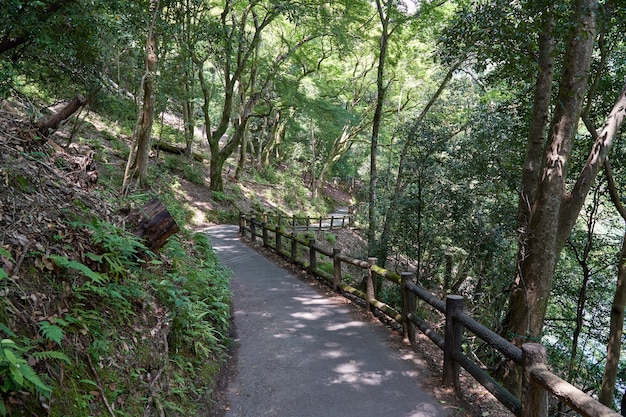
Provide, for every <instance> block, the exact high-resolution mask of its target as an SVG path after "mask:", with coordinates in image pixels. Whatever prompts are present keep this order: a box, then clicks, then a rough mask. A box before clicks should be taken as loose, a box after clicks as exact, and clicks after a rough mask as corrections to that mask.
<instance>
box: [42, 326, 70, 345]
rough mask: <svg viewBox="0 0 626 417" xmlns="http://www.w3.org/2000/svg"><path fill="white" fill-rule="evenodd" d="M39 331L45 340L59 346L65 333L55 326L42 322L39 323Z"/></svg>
mask: <svg viewBox="0 0 626 417" xmlns="http://www.w3.org/2000/svg"><path fill="white" fill-rule="evenodd" d="M39 329H40V330H41V334H42V336H43V337H45V338H46V339H48V340H50V341H51V342H55V343H58V344H59V345H60V344H61V341H62V340H63V338H64V337H65V332H64V331H63V329H62V328H60V327H59V326H57V325H55V324H50V322H49V321H47V320H44V321H40V322H39Z"/></svg>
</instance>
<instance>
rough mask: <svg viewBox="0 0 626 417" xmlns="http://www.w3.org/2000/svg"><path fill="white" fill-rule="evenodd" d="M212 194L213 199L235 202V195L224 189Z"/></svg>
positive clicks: (221, 201) (222, 201)
mask: <svg viewBox="0 0 626 417" xmlns="http://www.w3.org/2000/svg"><path fill="white" fill-rule="evenodd" d="M211 196H212V197H213V200H215V201H218V202H220V203H224V202H233V201H234V199H235V198H234V196H232V195H229V194H226V193H225V192H223V191H212V192H211Z"/></svg>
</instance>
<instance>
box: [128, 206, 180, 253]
mask: <svg viewBox="0 0 626 417" xmlns="http://www.w3.org/2000/svg"><path fill="white" fill-rule="evenodd" d="M129 217H131V218H134V219H137V218H138V219H140V220H139V223H138V225H137V228H136V229H135V232H134V233H135V235H136V236H139V237H140V238H142V239H143V240H144V241H145V244H146V247H147V248H148V249H149V250H150V251H151V252H157V251H158V250H159V249H161V248H162V247H163V245H165V242H166V241H167V238H169V237H170V236H172V235H174V234H176V233H178V232H179V231H180V227H178V224H176V220H174V218H173V217H172V215H171V214H170V212H169V211H167V208H166V207H165V206H164V205H163V203H162V202H161V200H159V199H158V198H155V199H154V200H152V201H150V202H148V203H146V205H144V206H143V207H142V208H140V209H137V210H135V211H134V212H132V213H131V214H130V215H129Z"/></svg>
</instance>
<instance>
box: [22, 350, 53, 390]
mask: <svg viewBox="0 0 626 417" xmlns="http://www.w3.org/2000/svg"><path fill="white" fill-rule="evenodd" d="M22 361H23V363H21V364H20V372H21V373H22V376H23V377H24V379H25V380H26V381H28V382H30V384H32V386H33V387H34V388H35V390H36V391H37V392H39V393H41V394H44V395H48V394H50V393H51V392H52V388H51V387H49V386H48V385H46V384H44V383H43V381H42V380H41V378H39V375H37V373H36V372H35V370H34V369H33V368H31V367H30V366H29V365H28V363H26V361H24V360H23V359H22Z"/></svg>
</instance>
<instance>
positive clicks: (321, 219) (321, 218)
mask: <svg viewBox="0 0 626 417" xmlns="http://www.w3.org/2000/svg"><path fill="white" fill-rule="evenodd" d="M323 220H324V219H323V217H322V216H320V228H319V230H320V231H321V230H322V222H323Z"/></svg>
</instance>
